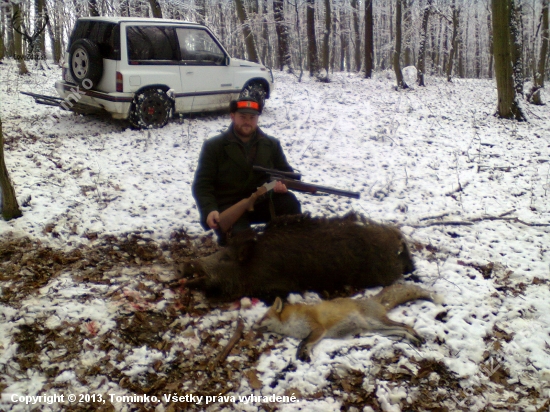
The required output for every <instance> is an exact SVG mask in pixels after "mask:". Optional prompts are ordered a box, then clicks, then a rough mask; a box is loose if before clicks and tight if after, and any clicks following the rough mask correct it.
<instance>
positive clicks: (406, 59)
mask: <svg viewBox="0 0 550 412" xmlns="http://www.w3.org/2000/svg"><path fill="white" fill-rule="evenodd" d="M413 2H414V0H405V1H404V2H403V22H404V23H405V36H404V38H403V43H404V44H405V52H404V53H403V65H404V66H405V67H407V66H411V65H413V64H414V62H413V58H412V55H413V50H412V48H411V32H412V30H407V28H410V27H412V4H413Z"/></svg>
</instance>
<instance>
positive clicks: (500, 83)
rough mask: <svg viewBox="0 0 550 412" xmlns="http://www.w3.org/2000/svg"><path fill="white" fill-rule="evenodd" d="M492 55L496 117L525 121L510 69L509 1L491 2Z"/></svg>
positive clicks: (497, 0) (510, 9) (510, 8)
mask: <svg viewBox="0 0 550 412" xmlns="http://www.w3.org/2000/svg"><path fill="white" fill-rule="evenodd" d="M491 5H492V11H493V53H494V56H495V75H496V82H497V93H498V103H497V113H496V114H497V116H499V117H502V118H506V119H516V120H525V116H524V114H523V112H522V110H521V108H520V106H519V102H518V99H517V96H516V89H515V88H514V72H513V68H512V45H511V44H510V43H511V39H512V35H511V28H510V26H511V23H512V15H511V14H512V2H511V0H492V3H491Z"/></svg>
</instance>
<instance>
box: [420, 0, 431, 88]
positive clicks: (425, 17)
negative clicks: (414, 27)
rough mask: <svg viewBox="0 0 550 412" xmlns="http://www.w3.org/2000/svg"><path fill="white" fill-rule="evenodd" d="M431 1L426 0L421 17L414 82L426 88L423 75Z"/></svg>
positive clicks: (424, 71)
mask: <svg viewBox="0 0 550 412" xmlns="http://www.w3.org/2000/svg"><path fill="white" fill-rule="evenodd" d="M432 1H433V0H428V4H426V8H425V9H424V14H423V16H422V30H421V33H420V47H419V49H418V65H417V70H418V71H417V77H416V82H417V83H418V85H419V86H426V84H425V83H424V75H425V74H426V42H427V40H428V22H429V20H430V13H431V11H432Z"/></svg>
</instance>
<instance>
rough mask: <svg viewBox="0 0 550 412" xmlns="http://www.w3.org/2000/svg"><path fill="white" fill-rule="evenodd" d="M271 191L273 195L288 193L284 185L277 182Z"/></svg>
mask: <svg viewBox="0 0 550 412" xmlns="http://www.w3.org/2000/svg"><path fill="white" fill-rule="evenodd" d="M273 191H274V192H275V193H286V192H288V189H287V188H286V186H285V184H284V183H282V182H280V181H278V182H277V183H275V187H274V188H273Z"/></svg>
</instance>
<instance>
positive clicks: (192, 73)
mask: <svg viewBox="0 0 550 412" xmlns="http://www.w3.org/2000/svg"><path fill="white" fill-rule="evenodd" d="M193 73H195V72H185V74H193Z"/></svg>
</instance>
